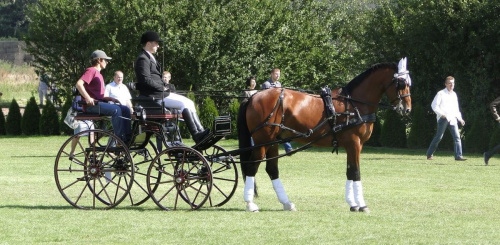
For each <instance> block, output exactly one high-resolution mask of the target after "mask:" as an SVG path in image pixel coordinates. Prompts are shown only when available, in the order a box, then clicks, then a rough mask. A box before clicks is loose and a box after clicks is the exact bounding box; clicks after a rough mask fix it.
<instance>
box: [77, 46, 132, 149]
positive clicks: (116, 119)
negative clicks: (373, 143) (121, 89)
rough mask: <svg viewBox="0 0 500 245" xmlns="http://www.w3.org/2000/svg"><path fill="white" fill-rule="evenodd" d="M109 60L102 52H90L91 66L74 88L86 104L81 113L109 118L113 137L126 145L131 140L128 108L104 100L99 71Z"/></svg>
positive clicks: (102, 80) (102, 81)
mask: <svg viewBox="0 0 500 245" xmlns="http://www.w3.org/2000/svg"><path fill="white" fill-rule="evenodd" d="M110 59H111V57H108V56H107V55H106V53H104V51H102V50H96V51H94V52H92V55H91V60H92V66H91V67H89V68H87V69H86V70H85V72H84V73H83V75H82V76H81V77H80V79H78V81H77V82H76V88H77V89H78V92H80V95H81V96H82V98H83V100H84V101H85V103H86V104H85V105H84V106H83V111H85V112H90V113H96V114H100V115H107V116H111V124H112V125H113V131H114V133H115V135H116V136H118V137H119V138H120V139H121V140H123V141H124V143H125V144H128V143H129V141H130V139H131V133H130V132H131V129H130V110H129V108H128V107H127V106H125V105H116V104H108V103H106V101H105V99H104V90H105V89H104V78H103V77H102V74H101V70H102V69H105V68H106V66H107V64H108V60H110Z"/></svg>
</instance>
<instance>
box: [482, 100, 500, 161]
mask: <svg viewBox="0 0 500 245" xmlns="http://www.w3.org/2000/svg"><path fill="white" fill-rule="evenodd" d="M498 105H500V97H497V98H496V99H495V100H493V102H491V103H490V110H491V113H492V114H493V118H495V121H497V122H498V123H499V125H500V116H499V115H498V112H497V107H498ZM498 150H500V144H498V145H496V146H495V147H493V149H491V150H489V151H487V152H485V153H484V154H483V157H484V164H486V165H488V161H489V160H490V158H491V157H492V156H493V155H494V154H495V153H496V152H497V151H498Z"/></svg>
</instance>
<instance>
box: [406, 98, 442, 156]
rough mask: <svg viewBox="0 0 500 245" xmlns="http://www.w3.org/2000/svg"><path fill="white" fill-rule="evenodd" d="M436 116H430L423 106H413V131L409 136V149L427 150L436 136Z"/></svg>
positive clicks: (411, 130)
mask: <svg viewBox="0 0 500 245" xmlns="http://www.w3.org/2000/svg"><path fill="white" fill-rule="evenodd" d="M435 121H436V116H435V114H430V113H429V112H428V111H426V110H425V108H424V107H423V106H420V105H418V104H416V105H414V106H413V109H412V112H411V129H410V133H409V135H408V148H413V149H425V148H427V147H428V146H429V144H430V142H431V141H432V138H433V136H434V133H435V130H433V129H434V128H435V123H434V124H433V123H432V122H435Z"/></svg>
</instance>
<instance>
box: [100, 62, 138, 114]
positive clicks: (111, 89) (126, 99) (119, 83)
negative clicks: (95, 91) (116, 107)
mask: <svg viewBox="0 0 500 245" xmlns="http://www.w3.org/2000/svg"><path fill="white" fill-rule="evenodd" d="M104 99H105V100H108V101H112V102H114V103H116V104H120V105H126V106H127V107H128V109H129V110H130V113H132V112H134V108H133V106H132V101H131V99H132V95H130V91H129V90H128V88H127V86H126V85H125V84H123V72H122V71H115V75H114V76H113V81H112V82H110V83H109V84H107V85H106V88H105V89H104Z"/></svg>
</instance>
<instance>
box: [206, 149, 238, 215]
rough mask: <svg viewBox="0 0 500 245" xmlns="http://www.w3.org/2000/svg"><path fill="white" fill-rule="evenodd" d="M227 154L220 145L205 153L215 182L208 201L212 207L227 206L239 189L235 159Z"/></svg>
mask: <svg viewBox="0 0 500 245" xmlns="http://www.w3.org/2000/svg"><path fill="white" fill-rule="evenodd" d="M226 153H227V151H226V150H225V149H224V148H222V147H220V146H218V145H213V146H212V147H210V148H208V149H206V150H204V151H203V155H204V156H205V158H206V159H207V160H208V161H209V163H210V168H211V169H212V175H213V180H214V181H213V186H212V192H211V193H210V198H209V200H208V202H209V204H210V206H212V207H220V206H222V205H224V204H226V203H227V202H228V201H229V200H230V199H231V197H233V195H234V192H235V191H236V187H238V168H237V166H236V163H235V162H234V160H233V157H232V156H230V155H227V154H226Z"/></svg>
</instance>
